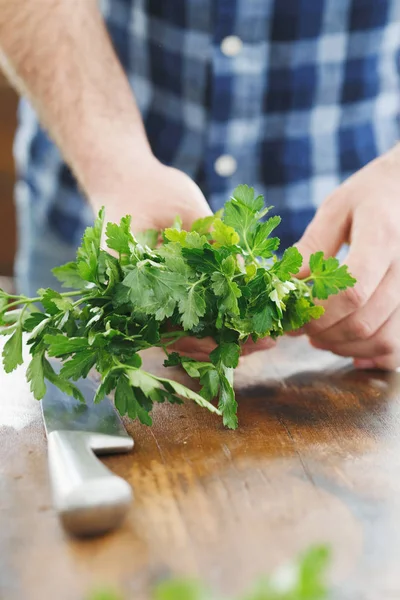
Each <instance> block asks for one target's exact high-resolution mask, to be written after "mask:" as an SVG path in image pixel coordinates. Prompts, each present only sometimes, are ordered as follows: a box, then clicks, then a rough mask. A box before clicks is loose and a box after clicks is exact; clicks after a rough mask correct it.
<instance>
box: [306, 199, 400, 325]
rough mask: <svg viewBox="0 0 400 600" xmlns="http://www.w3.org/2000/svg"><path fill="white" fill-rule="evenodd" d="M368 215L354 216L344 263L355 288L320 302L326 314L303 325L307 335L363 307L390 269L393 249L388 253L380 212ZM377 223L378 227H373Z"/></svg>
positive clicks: (361, 213)
mask: <svg viewBox="0 0 400 600" xmlns="http://www.w3.org/2000/svg"><path fill="white" fill-rule="evenodd" d="M378 208H379V207H377V209H376V210H378ZM371 212H372V211H371V210H360V211H359V212H358V213H355V214H354V216H353V224H352V231H351V243H350V250H349V254H348V256H347V260H346V263H347V265H348V268H349V272H350V273H351V274H352V275H353V277H355V278H356V280H357V283H356V284H355V286H354V287H352V288H348V289H347V290H345V291H344V292H341V293H339V294H338V295H336V296H331V297H330V298H329V300H327V301H325V302H323V303H322V304H323V306H324V308H325V314H324V315H323V316H322V317H321V319H319V320H316V321H313V322H311V323H309V324H308V325H306V327H305V329H306V331H307V333H308V335H311V336H313V335H319V334H320V333H321V332H322V331H325V330H326V329H328V328H329V327H332V326H333V325H335V324H336V323H338V322H339V321H341V320H342V319H344V318H345V317H347V316H349V315H350V314H352V313H354V312H355V311H357V310H359V309H361V308H363V307H364V306H365V305H366V304H367V302H368V301H369V299H370V298H371V296H372V295H373V293H374V292H375V290H376V289H377V287H378V285H379V284H380V282H381V281H382V280H383V278H384V277H385V275H386V273H387V271H388V270H389V267H390V264H391V262H392V260H393V251H392V249H389V251H388V244H387V239H385V227H384V226H381V221H382V220H381V219H380V218H379V212H376V214H375V215H374V214H371ZM377 223H379V227H377V226H376V224H377ZM372 241H373V243H372Z"/></svg>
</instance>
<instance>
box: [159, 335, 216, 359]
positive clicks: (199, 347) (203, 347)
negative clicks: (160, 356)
mask: <svg viewBox="0 0 400 600" xmlns="http://www.w3.org/2000/svg"><path fill="white" fill-rule="evenodd" d="M215 347H216V343H215V342H214V340H213V339H212V338H211V337H206V338H203V339H201V340H199V339H197V338H194V337H190V336H187V337H183V338H181V339H179V340H177V341H176V342H174V343H173V344H171V346H170V348H171V349H172V350H175V352H178V353H179V354H182V355H184V356H191V357H192V358H193V357H194V356H202V359H201V360H207V361H208V360H209V355H210V353H211V352H212V351H213V350H214V348H215ZM204 357H205V358H204ZM196 360H200V359H196Z"/></svg>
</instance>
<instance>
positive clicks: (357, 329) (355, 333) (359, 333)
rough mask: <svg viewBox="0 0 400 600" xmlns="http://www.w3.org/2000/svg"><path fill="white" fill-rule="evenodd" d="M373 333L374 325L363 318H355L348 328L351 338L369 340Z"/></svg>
mask: <svg viewBox="0 0 400 600" xmlns="http://www.w3.org/2000/svg"><path fill="white" fill-rule="evenodd" d="M372 334H373V328H372V325H371V324H370V323H369V321H365V320H363V319H358V318H357V319H354V321H353V322H352V323H351V324H350V325H349V328H348V338H349V339H351V340H367V339H368V338H370V337H371V336H372Z"/></svg>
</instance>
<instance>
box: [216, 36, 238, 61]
mask: <svg viewBox="0 0 400 600" xmlns="http://www.w3.org/2000/svg"><path fill="white" fill-rule="evenodd" d="M242 48H243V42H242V40H241V39H240V38H239V37H238V36H237V35H228V36H227V37H226V38H224V39H223V40H222V42H221V52H222V53H223V54H225V56H237V55H238V54H239V52H240V51H241V50H242Z"/></svg>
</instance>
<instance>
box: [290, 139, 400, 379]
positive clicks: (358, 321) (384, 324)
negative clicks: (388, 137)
mask: <svg viewBox="0 0 400 600" xmlns="http://www.w3.org/2000/svg"><path fill="white" fill-rule="evenodd" d="M345 243H348V244H349V252H348V255H347V258H346V260H345V262H346V264H347V265H348V268H349V272H350V273H351V274H352V275H353V276H354V277H355V278H356V279H357V283H356V285H355V287H353V288H349V289H348V290H346V291H345V292H341V293H340V294H339V295H338V296H332V297H331V298H329V300H327V301H326V302H322V304H323V306H324V307H325V309H326V311H325V314H324V315H323V316H322V318H321V319H319V320H318V321H313V322H311V323H310V324H308V325H307V326H306V327H305V328H304V333H306V334H307V335H309V337H310V341H311V343H312V344H313V346H315V347H317V348H321V349H323V350H330V351H331V352H334V353H335V354H338V355H340V356H349V357H353V358H354V364H355V366H357V367H359V368H381V369H390V370H391V369H396V368H397V367H400V145H398V146H396V147H395V148H393V149H392V150H391V151H390V152H388V153H387V154H385V155H383V156H381V157H379V158H377V159H376V160H374V161H372V162H371V163H369V164H368V165H367V166H365V167H364V168H363V169H361V170H360V171H359V172H358V173H356V174H355V175H353V176H352V177H350V178H349V179H348V180H347V181H346V182H345V183H343V184H342V185H341V186H340V187H339V188H338V189H337V190H336V191H335V192H333V194H332V195H331V196H329V197H328V198H327V200H325V201H324V203H323V204H322V205H321V207H320V208H319V210H318V211H317V214H316V216H315V218H314V219H313V221H312V222H311V223H310V225H309V226H308V228H307V229H306V231H305V233H304V235H303V237H302V238H301V240H300V241H299V243H298V244H297V247H298V249H299V250H300V252H301V253H302V254H303V256H304V267H303V270H302V272H301V273H300V276H306V275H307V265H308V259H309V257H310V254H312V253H313V252H316V251H318V250H323V251H324V254H325V256H335V255H336V254H337V252H338V251H339V249H340V247H341V246H342V245H343V244H345Z"/></svg>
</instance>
